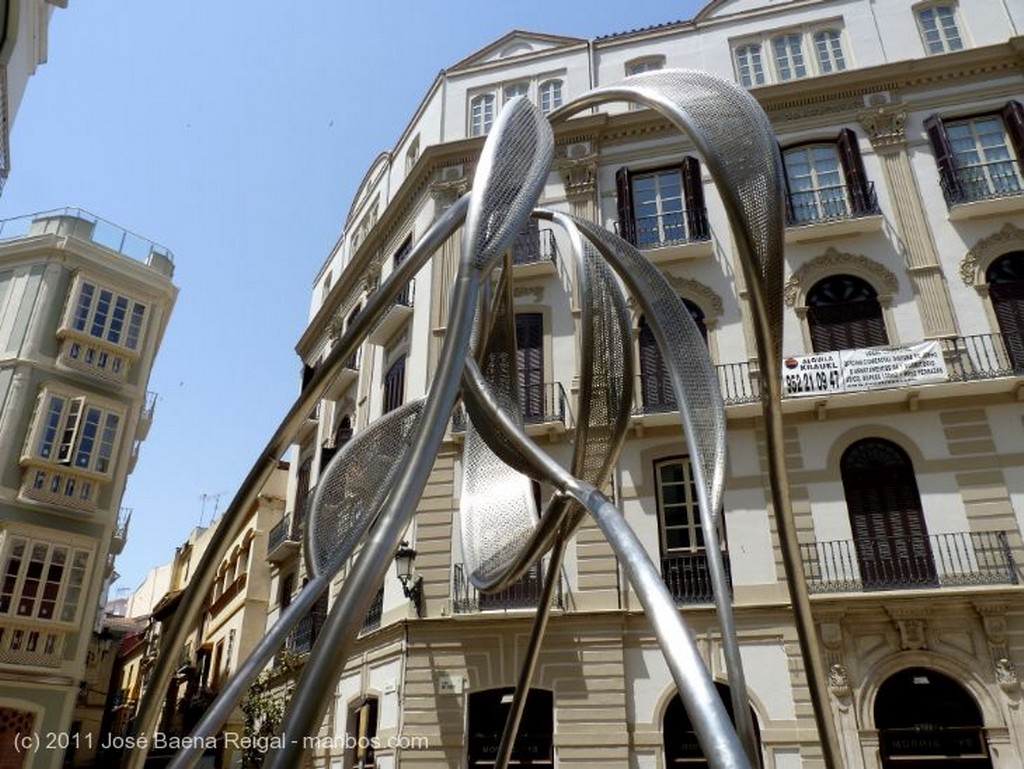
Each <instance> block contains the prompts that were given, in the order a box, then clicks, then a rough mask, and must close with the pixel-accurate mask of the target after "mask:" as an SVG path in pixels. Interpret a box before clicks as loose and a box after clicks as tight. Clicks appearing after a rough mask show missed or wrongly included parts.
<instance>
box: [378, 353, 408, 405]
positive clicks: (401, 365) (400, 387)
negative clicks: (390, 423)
mask: <svg viewBox="0 0 1024 769" xmlns="http://www.w3.org/2000/svg"><path fill="white" fill-rule="evenodd" d="M404 399H405V356H404V355H402V356H401V357H399V358H398V360H396V361H395V362H394V363H393V364H391V368H389V369H388V371H387V373H386V374H385V375H384V405H383V408H382V413H384V414H387V413H388V412H389V411H394V410H395V409H397V408H398V407H399V406H401V405H402V403H403V401H404Z"/></svg>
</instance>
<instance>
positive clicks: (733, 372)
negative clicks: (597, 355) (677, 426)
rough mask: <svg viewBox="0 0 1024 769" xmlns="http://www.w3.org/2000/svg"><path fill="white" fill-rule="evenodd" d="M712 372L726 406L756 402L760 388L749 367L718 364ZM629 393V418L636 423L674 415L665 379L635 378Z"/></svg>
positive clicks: (673, 404)
mask: <svg viewBox="0 0 1024 769" xmlns="http://www.w3.org/2000/svg"><path fill="white" fill-rule="evenodd" d="M715 371H716V372H717V373H718V386H719V388H720V389H721V391H722V398H723V399H724V400H725V404H726V405H727V406H736V405H740V404H744V403H757V402H758V401H759V399H760V397H761V394H760V393H761V386H760V383H759V382H758V381H757V379H756V378H752V373H751V368H750V364H749V363H747V362H741V363H721V364H719V365H717V366H715ZM633 393H634V396H633V397H634V398H635V401H636V402H635V405H634V407H633V416H634V417H635V418H638V419H639V420H640V421H658V420H656V419H655V420H650V419H647V420H644V419H643V418H644V417H648V418H649V417H651V416H654V415H658V414H674V413H675V412H676V411H677V408H678V407H677V404H676V396H675V393H674V392H673V391H672V384H671V382H670V381H669V379H668V376H667V375H666V376H664V377H658V378H656V377H649V376H644V375H643V374H637V376H636V384H635V386H634V390H633ZM666 421H667V420H666Z"/></svg>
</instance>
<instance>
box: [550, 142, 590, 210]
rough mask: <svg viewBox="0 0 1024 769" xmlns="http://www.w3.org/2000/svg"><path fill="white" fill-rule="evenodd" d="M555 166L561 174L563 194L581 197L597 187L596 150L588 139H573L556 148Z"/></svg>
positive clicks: (569, 196) (570, 196)
mask: <svg viewBox="0 0 1024 769" xmlns="http://www.w3.org/2000/svg"><path fill="white" fill-rule="evenodd" d="M558 150H559V152H558V155H557V157H556V158H555V167H556V168H557V169H558V173H559V174H561V176H562V183H563V184H564V185H565V195H566V197H568V198H570V199H571V198H583V197H589V196H591V195H593V194H594V191H595V190H596V189H597V151H596V149H595V148H594V143H593V142H592V141H589V140H579V139H577V140H573V141H572V142H569V143H567V144H566V145H564V146H561V147H559V148H558Z"/></svg>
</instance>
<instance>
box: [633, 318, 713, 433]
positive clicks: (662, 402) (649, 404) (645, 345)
mask: <svg viewBox="0 0 1024 769" xmlns="http://www.w3.org/2000/svg"><path fill="white" fill-rule="evenodd" d="M680 301H682V303H683V305H684V306H685V307H686V310H687V312H689V313H690V317H691V318H693V322H694V323H696V324H697V330H698V331H700V334H701V336H702V337H703V338H704V343H705V344H707V341H708V329H707V326H706V325H705V323H704V311H703V310H701V308H700V307H698V306H697V305H696V304H694V303H693V302H691V301H690V300H689V299H681V300H680ZM639 325H640V334H639V337H640V338H639V346H640V396H641V397H642V398H643V409H644V413H645V414H652V413H658V412H663V411H675V410H676V408H677V405H676V395H675V392H674V391H673V390H672V380H671V379H670V378H669V375H668V367H667V366H666V365H665V359H664V358H663V357H662V355H661V349H660V348H659V347H658V342H657V340H655V338H654V332H653V331H651V327H650V326H648V325H647V319H646V318H645V317H644V316H642V315H641V316H640V324H639Z"/></svg>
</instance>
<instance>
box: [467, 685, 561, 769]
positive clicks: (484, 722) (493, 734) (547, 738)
mask: <svg viewBox="0 0 1024 769" xmlns="http://www.w3.org/2000/svg"><path fill="white" fill-rule="evenodd" d="M512 693H513V690H512V689H507V688H505V689H486V690H484V691H479V692H472V693H470V695H469V697H468V698H467V699H468V708H467V709H468V710H469V714H468V717H467V719H466V720H467V724H466V727H467V731H468V732H469V733H468V734H467V736H466V753H467V756H466V758H467V761H466V764H467V765H468V767H469V769H478V768H479V767H492V766H494V759H495V756H496V755H497V753H498V744H499V743H500V742H501V734H502V732H503V731H504V729H505V719H506V718H507V717H508V709H509V706H510V705H511V704H512ZM554 726H555V719H554V694H553V693H552V692H550V691H547V690H545V689H530V691H529V692H528V693H527V695H526V708H525V709H524V711H523V718H522V721H520V723H519V733H518V734H517V735H516V741H515V745H514V746H513V747H512V757H511V760H510V761H509V766H535V767H540V766H554V739H553V736H554Z"/></svg>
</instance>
